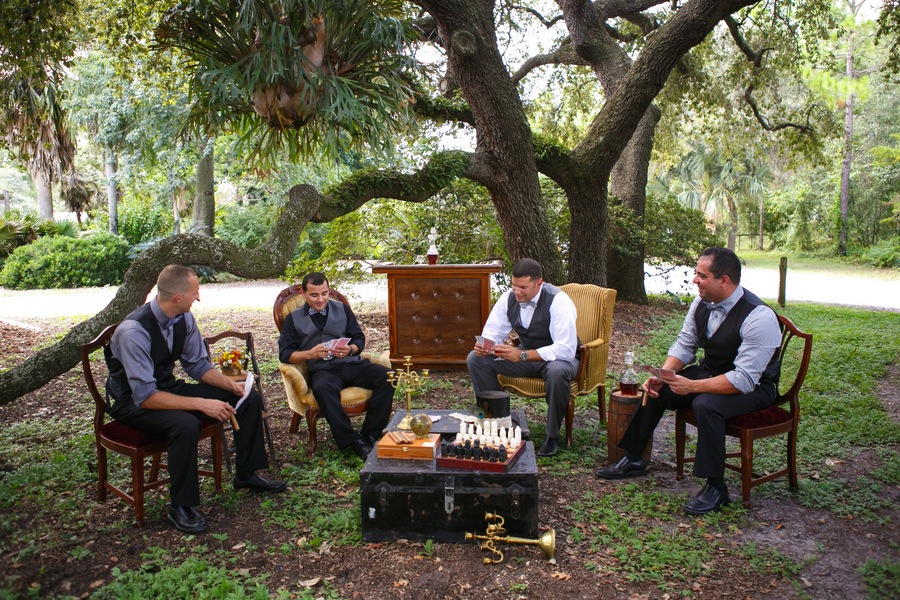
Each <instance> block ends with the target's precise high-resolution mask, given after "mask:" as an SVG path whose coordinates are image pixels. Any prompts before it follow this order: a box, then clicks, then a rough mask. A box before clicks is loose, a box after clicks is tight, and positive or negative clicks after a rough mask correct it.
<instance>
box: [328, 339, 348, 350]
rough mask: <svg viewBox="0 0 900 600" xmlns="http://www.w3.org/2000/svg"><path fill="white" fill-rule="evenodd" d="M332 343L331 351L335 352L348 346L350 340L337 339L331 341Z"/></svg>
mask: <svg viewBox="0 0 900 600" xmlns="http://www.w3.org/2000/svg"><path fill="white" fill-rule="evenodd" d="M332 341H333V342H334V345H333V346H331V349H332V350H336V349H337V348H343V347H344V346H346V345H347V344H349V343H350V338H339V339H337V340H332Z"/></svg>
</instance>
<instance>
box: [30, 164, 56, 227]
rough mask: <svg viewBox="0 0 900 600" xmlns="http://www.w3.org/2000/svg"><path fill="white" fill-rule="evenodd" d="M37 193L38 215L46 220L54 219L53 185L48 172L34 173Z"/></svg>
mask: <svg viewBox="0 0 900 600" xmlns="http://www.w3.org/2000/svg"><path fill="white" fill-rule="evenodd" d="M31 178H32V180H33V181H34V189H35V194H36V195H37V205H38V216H39V217H40V218H41V219H42V220H44V221H52V220H53V187H52V183H51V181H50V177H49V176H48V175H47V173H44V172H42V171H39V172H37V173H32V175H31Z"/></svg>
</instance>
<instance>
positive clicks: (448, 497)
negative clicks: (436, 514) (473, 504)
mask: <svg viewBox="0 0 900 600" xmlns="http://www.w3.org/2000/svg"><path fill="white" fill-rule="evenodd" d="M454 486H455V479H454V477H453V476H452V475H446V476H444V511H445V512H446V513H447V514H448V515H452V514H453V488H454Z"/></svg>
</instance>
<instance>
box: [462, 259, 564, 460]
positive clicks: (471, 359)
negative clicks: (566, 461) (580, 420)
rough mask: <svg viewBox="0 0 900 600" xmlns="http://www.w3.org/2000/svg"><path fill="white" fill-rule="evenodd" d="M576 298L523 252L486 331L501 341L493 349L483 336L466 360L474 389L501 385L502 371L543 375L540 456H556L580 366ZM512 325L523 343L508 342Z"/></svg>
mask: <svg viewBox="0 0 900 600" xmlns="http://www.w3.org/2000/svg"><path fill="white" fill-rule="evenodd" d="M577 316H578V312H577V310H576V308H575V303H574V302H572V299H571V298H569V296H568V295H566V293H565V292H563V291H562V290H560V289H559V288H558V287H556V286H555V285H552V284H549V283H545V282H544V279H543V269H542V268H541V265H540V263H538V262H537V261H536V260H534V259H532V258H523V259H521V260H520V261H518V262H517V263H516V264H515V265H513V269H512V289H511V290H508V291H506V292H504V293H503V294H502V295H501V296H500V299H499V300H497V303H496V304H495V305H494V308H493V309H492V310H491V314H490V315H489V316H488V319H487V322H486V323H485V324H484V330H483V331H482V333H481V335H482V337H483V338H485V339H486V340H491V341H492V342H495V343H496V346H494V347H493V350H492V353H488V351H487V350H486V349H485V347H484V344H482V343H480V342H478V343H476V344H475V349H474V350H472V352H470V353H469V356H468V358H467V359H466V362H467V363H468V366H469V376H470V377H471V378H472V386H473V387H474V388H475V395H476V396H477V395H478V394H480V393H482V392H485V391H490V390H499V389H500V382H499V381H498V380H497V374H498V373H501V374H503V375H508V376H510V377H540V378H541V379H543V380H544V386H545V389H546V392H547V432H546V438H545V439H544V443H543V444H542V445H541V447H540V448H539V449H538V451H537V454H538V456H544V457H548V456H553V455H554V454H556V452H557V450H558V448H559V430H560V426H561V425H562V420H563V418H564V417H565V416H566V406H567V405H568V402H569V395H570V390H571V383H572V378H573V377H575V375H576V373H577V372H578V358H577V357H576V353H577V351H578V345H579V344H578V334H577V332H576V329H575V319H576V317H577ZM511 331H515V332H516V334H518V336H519V345H518V346H512V345H508V344H506V343H505V341H506V339H507V337H508V336H509V335H510V332H511Z"/></svg>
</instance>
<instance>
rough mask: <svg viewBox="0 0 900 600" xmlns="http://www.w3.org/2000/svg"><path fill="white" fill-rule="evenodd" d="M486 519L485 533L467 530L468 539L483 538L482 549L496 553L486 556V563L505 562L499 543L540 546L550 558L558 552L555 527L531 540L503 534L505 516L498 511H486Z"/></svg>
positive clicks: (504, 530)
mask: <svg viewBox="0 0 900 600" xmlns="http://www.w3.org/2000/svg"><path fill="white" fill-rule="evenodd" d="M484 520H485V521H488V526H487V530H486V531H485V535H478V534H476V533H469V532H466V541H469V540H483V543H482V544H481V549H482V550H488V551H490V552H493V553H494V555H495V556H496V558H490V557H487V556H486V557H485V558H484V561H483V562H484V564H486V565H492V564H499V563H502V562H503V552H502V551H500V549H499V548H497V544H498V543H499V544H526V545H529V546H538V547H539V548H540V549H541V550H542V551H543V552H544V554H545V555H546V556H547V558H548V559H552V558H553V555H554V554H556V532H555V531H554V530H553V529H549V530H547V531H545V532H544V533H542V534H541V537H540V538H538V539H536V540H529V539H527V538H520V537H513V536H509V535H503V534H505V533H506V529H504V527H503V524H504V522H505V521H504V519H503V517H501V516H500V515H498V514H496V513H485V515H484Z"/></svg>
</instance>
